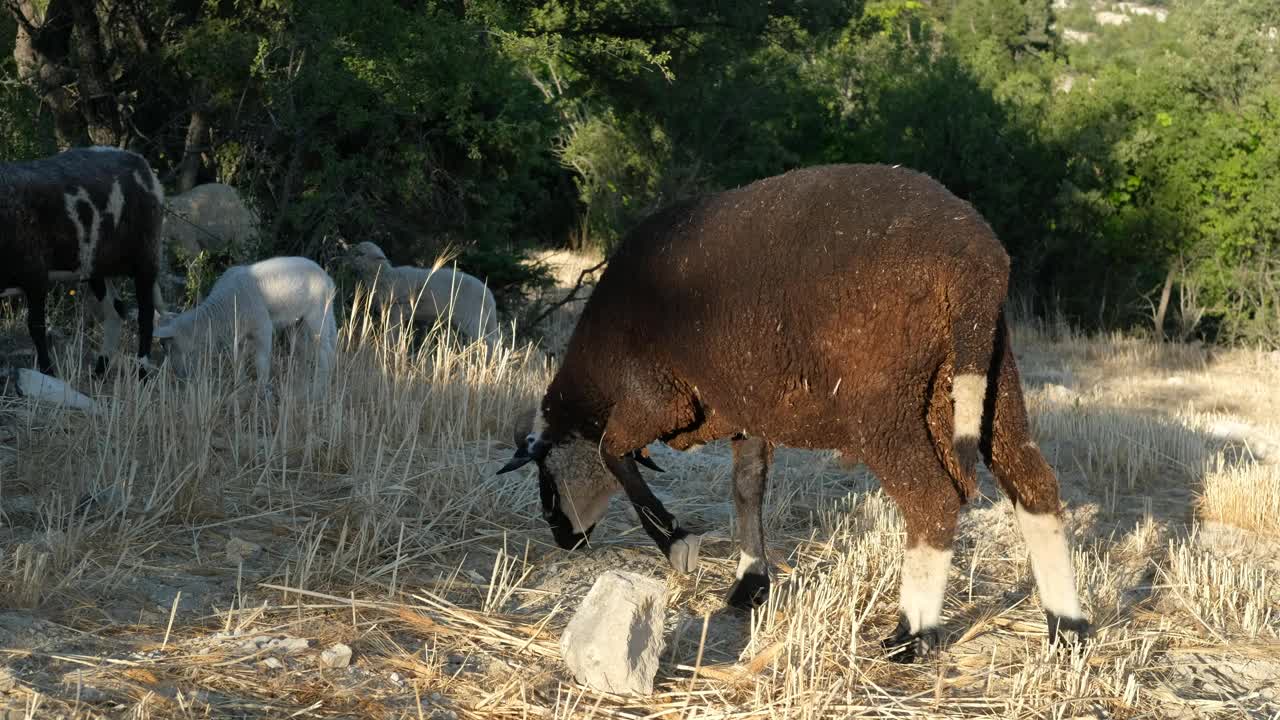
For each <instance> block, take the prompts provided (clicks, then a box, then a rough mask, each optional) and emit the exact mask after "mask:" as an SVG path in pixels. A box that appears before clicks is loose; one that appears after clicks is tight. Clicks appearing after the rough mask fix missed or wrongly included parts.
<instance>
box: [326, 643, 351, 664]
mask: <svg viewBox="0 0 1280 720" xmlns="http://www.w3.org/2000/svg"><path fill="white" fill-rule="evenodd" d="M320 664H321V665H323V666H325V667H328V668H344V667H346V666H347V665H350V664H351V648H349V647H347V646H346V645H343V644H342V643H334V644H333V645H332V646H331V647H329V648H327V649H325V651H324V652H322V653H320Z"/></svg>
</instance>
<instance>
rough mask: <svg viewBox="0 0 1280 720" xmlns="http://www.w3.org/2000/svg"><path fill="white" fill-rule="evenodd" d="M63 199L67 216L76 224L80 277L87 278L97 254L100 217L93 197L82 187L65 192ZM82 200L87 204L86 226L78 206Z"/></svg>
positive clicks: (91, 272) (90, 273)
mask: <svg viewBox="0 0 1280 720" xmlns="http://www.w3.org/2000/svg"><path fill="white" fill-rule="evenodd" d="M64 201H65V202H66V207H67V218H68V219H69V220H71V223H72V224H73V225H75V226H76V242H77V243H78V244H79V245H80V277H81V278H87V277H89V276H90V275H92V274H93V262H94V260H95V259H97V256H98V228H99V226H100V225H101V224H102V218H101V216H100V215H99V213H98V208H97V207H96V206H95V205H94V204H93V198H91V197H89V191H88V190H86V189H85V188H83V187H78V188H76V191H75V192H74V193H67V194H66V195H65V196H64ZM82 202H83V203H84V204H86V205H88V206H89V212H90V216H89V227H88V228H85V226H84V223H83V222H81V220H80V213H79V207H80V203H82Z"/></svg>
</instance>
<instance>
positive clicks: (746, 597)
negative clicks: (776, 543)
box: [728, 436, 773, 610]
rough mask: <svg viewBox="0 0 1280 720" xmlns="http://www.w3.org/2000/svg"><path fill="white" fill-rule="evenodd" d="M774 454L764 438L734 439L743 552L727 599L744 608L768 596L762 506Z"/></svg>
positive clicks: (736, 505)
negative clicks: (735, 579) (735, 580)
mask: <svg viewBox="0 0 1280 720" xmlns="http://www.w3.org/2000/svg"><path fill="white" fill-rule="evenodd" d="M772 454H773V453H772V450H771V449H770V447H769V444H768V443H767V442H765V441H764V439H763V438H758V437H743V436H738V437H735V438H734V440H733V508H734V512H735V514H736V515H737V522H738V528H737V529H738V533H737V535H738V548H739V550H740V551H741V553H742V556H741V557H740V558H739V559H738V572H737V582H735V583H734V584H733V588H732V589H730V591H729V596H728V603H729V605H731V606H733V607H736V608H740V609H743V610H749V609H750V608H752V607H754V606H756V605H760V604H761V603H763V602H764V601H765V599H766V598H768V596H769V560H768V557H767V553H766V546H765V541H764V517H763V506H764V492H765V486H766V483H767V477H768V473H769V461H770V460H771V456H772Z"/></svg>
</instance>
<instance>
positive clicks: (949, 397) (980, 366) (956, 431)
mask: <svg viewBox="0 0 1280 720" xmlns="http://www.w3.org/2000/svg"><path fill="white" fill-rule="evenodd" d="M984 304H986V303H984ZM964 309H965V310H968V312H958V313H956V314H955V315H954V316H953V318H952V321H951V330H952V341H953V355H952V359H951V362H950V370H951V372H950V373H947V372H946V370H947V367H946V366H945V365H944V367H943V368H942V370H941V371H940V372H939V374H938V377H937V378H936V379H935V381H934V385H935V390H934V395H935V397H934V398H933V402H932V405H933V407H934V409H935V410H938V412H934V413H932V414H933V415H934V417H933V418H931V419H932V420H934V422H936V423H937V424H936V425H934V423H931V425H933V426H934V427H937V428H938V429H939V430H942V429H944V428H945V429H949V430H950V432H949V433H946V432H940V433H937V435H942V437H937V436H935V438H934V441H935V443H936V444H937V446H938V449H939V451H940V453H939V454H940V455H941V457H942V460H943V463H944V464H945V465H946V466H947V471H948V473H949V474H950V475H951V477H952V480H953V481H954V482H955V484H956V490H957V492H959V494H960V497H961V499H962V500H963V501H967V500H968V499H969V498H971V497H973V496H974V495H976V494H977V491H978V452H979V445H980V442H981V438H982V436H983V428H984V426H987V425H988V424H989V423H990V418H989V417H988V416H989V415H990V413H989V412H987V408H988V407H989V404H988V402H987V394H988V389H989V388H990V387H991V386H992V382H991V375H992V366H993V362H994V360H995V350H996V338H997V335H998V334H999V333H1002V332H1003V331H1004V310H1003V308H1001V307H999V306H997V307H995V308H992V309H991V310H990V311H987V312H982V311H979V312H974V310H977V308H976V307H974V306H972V305H970V306H968V307H966V308H964ZM948 374H949V375H950V378H948V377H947V375H948ZM948 380H949V382H948ZM944 389H949V390H950V392H949V393H947V394H943V393H942V392H940V391H942V390H944ZM940 406H941V407H940ZM947 406H950V407H947ZM947 410H950V412H947ZM948 415H949V416H950V419H951V422H950V423H947V422H937V420H938V419H940V418H945V417H947V416H948ZM947 435H949V436H950V437H947Z"/></svg>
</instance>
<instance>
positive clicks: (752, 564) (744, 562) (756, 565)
mask: <svg viewBox="0 0 1280 720" xmlns="http://www.w3.org/2000/svg"><path fill="white" fill-rule="evenodd" d="M749 572H754V573H756V574H758V575H763V574H764V571H763V563H761V562H760V558H758V557H756V556H755V555H752V554H751V553H749V552H747V551H746V550H743V551H742V557H740V558H738V572H737V574H736V577H737V578H738V579H739V580H741V579H742V576H743V575H746V574H747V573H749Z"/></svg>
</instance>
